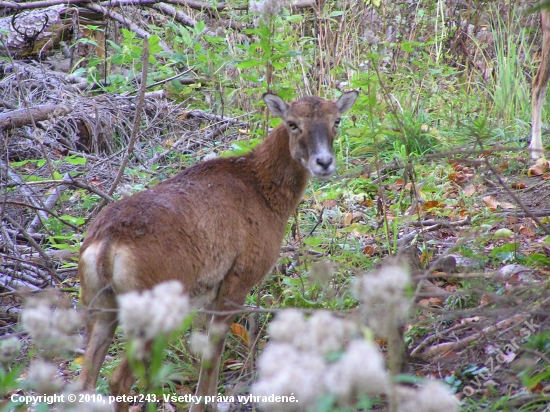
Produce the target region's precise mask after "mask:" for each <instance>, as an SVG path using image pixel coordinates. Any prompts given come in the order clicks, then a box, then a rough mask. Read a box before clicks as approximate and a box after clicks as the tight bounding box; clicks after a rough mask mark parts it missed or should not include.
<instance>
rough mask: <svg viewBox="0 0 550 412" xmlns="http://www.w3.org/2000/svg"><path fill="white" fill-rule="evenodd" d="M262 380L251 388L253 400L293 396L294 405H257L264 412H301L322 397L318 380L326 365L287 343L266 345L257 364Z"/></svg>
mask: <svg viewBox="0 0 550 412" xmlns="http://www.w3.org/2000/svg"><path fill="white" fill-rule="evenodd" d="M258 365H259V371H260V374H261V376H262V377H261V379H260V380H259V381H258V382H256V383H255V384H254V385H253V387H252V393H253V394H254V395H255V396H270V395H275V396H292V395H293V396H294V397H295V398H296V399H297V401H298V402H297V403H292V402H285V403H272V402H265V403H262V402H260V406H261V408H262V410H265V411H277V412H284V411H298V410H299V411H303V410H306V409H308V408H313V407H315V405H316V404H317V400H318V399H319V397H320V396H321V395H322V394H323V393H324V388H323V386H322V385H320V384H319V383H320V377H321V376H323V373H324V371H325V367H326V365H325V361H324V360H323V358H322V357H320V356H319V355H316V354H313V353H308V352H301V351H298V350H297V349H296V348H294V347H293V346H291V345H289V344H286V343H271V344H269V345H268V346H267V347H266V349H265V350H264V352H263V353H262V356H261V358H260V360H259V364H258Z"/></svg>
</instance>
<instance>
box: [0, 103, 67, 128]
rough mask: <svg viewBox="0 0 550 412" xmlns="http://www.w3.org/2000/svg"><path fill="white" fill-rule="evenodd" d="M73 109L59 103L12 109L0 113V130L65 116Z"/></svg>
mask: <svg viewBox="0 0 550 412" xmlns="http://www.w3.org/2000/svg"><path fill="white" fill-rule="evenodd" d="M72 111H73V109H72V108H70V107H67V106H61V105H59V104H53V103H48V104H43V105H40V106H34V107H30V108H29V109H19V110H12V111H10V112H5V113H0V131H5V130H7V129H12V128H16V127H21V126H25V125H27V124H31V123H33V121H34V122H40V121H42V120H48V119H50V118H52V117H60V116H65V115H67V114H69V113H70V112H72Z"/></svg>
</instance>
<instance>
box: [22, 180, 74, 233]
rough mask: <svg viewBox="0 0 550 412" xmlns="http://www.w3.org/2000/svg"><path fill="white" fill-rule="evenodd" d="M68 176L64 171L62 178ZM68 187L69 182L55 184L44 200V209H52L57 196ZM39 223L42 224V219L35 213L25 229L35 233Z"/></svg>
mask: <svg viewBox="0 0 550 412" xmlns="http://www.w3.org/2000/svg"><path fill="white" fill-rule="evenodd" d="M70 177H71V176H70V175H69V174H68V173H66V174H65V175H64V176H63V180H66V179H69V178H70ZM68 187H69V183H67V184H61V185H59V186H56V188H55V189H54V191H53V193H52V194H51V195H50V196H49V197H48V198H47V199H46V201H45V202H44V209H52V208H53V207H54V206H55V204H56V203H57V201H58V200H59V198H60V197H61V195H62V194H63V192H64V191H65V190H67V188H68ZM41 224H42V219H41V218H40V215H39V214H38V213H37V214H36V216H35V217H34V219H33V220H32V222H31V224H30V225H29V227H28V228H27V231H28V232H29V233H35V232H36V230H37V229H38V228H39V227H40V225H41Z"/></svg>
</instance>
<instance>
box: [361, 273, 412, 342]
mask: <svg viewBox="0 0 550 412" xmlns="http://www.w3.org/2000/svg"><path fill="white" fill-rule="evenodd" d="M410 281H411V280H410V272H409V270H408V268H403V267H402V266H398V265H387V266H384V267H382V268H381V269H380V270H379V271H378V272H376V273H374V274H368V275H365V276H363V277H361V278H358V279H356V281H355V282H354V285H353V287H354V288H353V292H354V294H355V296H356V297H357V298H358V299H359V300H360V301H361V302H362V305H361V312H362V313H363V315H364V316H365V319H366V321H367V323H368V325H369V326H370V327H371V328H372V329H373V330H374V332H375V333H376V334H379V335H381V336H383V337H388V335H389V334H390V333H391V331H392V330H394V329H395V328H396V327H398V325H399V324H400V323H401V322H403V321H404V320H405V319H406V318H407V315H408V313H409V308H410V305H411V302H410V299H409V298H408V297H407V296H405V288H406V287H407V286H408V285H409V284H410Z"/></svg>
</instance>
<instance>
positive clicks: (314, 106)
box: [263, 90, 359, 180]
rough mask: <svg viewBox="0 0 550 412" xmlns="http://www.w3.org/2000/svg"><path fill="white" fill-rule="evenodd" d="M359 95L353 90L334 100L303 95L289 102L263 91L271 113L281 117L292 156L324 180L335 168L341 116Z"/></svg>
mask: <svg viewBox="0 0 550 412" xmlns="http://www.w3.org/2000/svg"><path fill="white" fill-rule="evenodd" d="M358 95H359V93H358V92H357V91H356V90H352V91H349V92H346V93H344V94H342V95H341V96H340V98H339V99H338V100H336V101H327V100H323V99H320V98H318V97H304V98H303V99H300V100H298V101H295V102H292V103H290V104H288V103H286V102H285V101H284V100H283V99H281V98H280V97H279V96H277V95H276V94H271V93H266V94H264V95H263V99H264V101H265V103H266V105H267V107H268V108H269V111H270V112H271V114H272V115H273V116H276V117H280V118H281V119H282V120H283V123H284V125H285V127H286V130H287V131H288V135H289V145H290V154H291V156H292V158H293V159H295V160H296V161H298V162H300V163H301V164H302V166H304V167H305V168H306V169H307V170H308V171H309V173H311V174H312V175H313V176H315V177H317V178H319V179H322V180H327V179H329V178H330V177H331V176H332V175H333V173H334V171H335V170H336V162H335V159H334V149H333V142H334V138H335V137H336V133H337V131H338V125H339V124H340V118H341V116H342V114H343V113H345V112H347V111H348V110H349V109H350V108H351V106H353V104H354V103H355V100H356V99H357V96H358Z"/></svg>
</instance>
